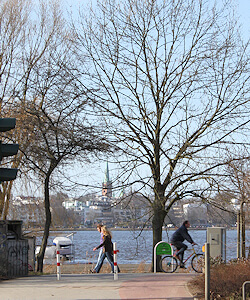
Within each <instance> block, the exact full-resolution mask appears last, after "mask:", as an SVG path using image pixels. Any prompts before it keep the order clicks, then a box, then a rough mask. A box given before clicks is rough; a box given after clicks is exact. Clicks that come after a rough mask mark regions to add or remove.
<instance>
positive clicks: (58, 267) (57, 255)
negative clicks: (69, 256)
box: [56, 243, 61, 280]
mask: <svg viewBox="0 0 250 300" xmlns="http://www.w3.org/2000/svg"><path fill="white" fill-rule="evenodd" d="M59 247H60V246H59V243H58V244H57V246H56V273H57V280H60V279H61V263H60V250H59Z"/></svg>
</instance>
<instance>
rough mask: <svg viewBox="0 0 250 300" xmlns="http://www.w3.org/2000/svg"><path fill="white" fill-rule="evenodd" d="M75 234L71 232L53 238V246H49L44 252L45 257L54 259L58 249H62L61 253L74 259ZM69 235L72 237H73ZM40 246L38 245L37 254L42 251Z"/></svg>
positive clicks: (67, 257) (69, 258)
mask: <svg viewBox="0 0 250 300" xmlns="http://www.w3.org/2000/svg"><path fill="white" fill-rule="evenodd" d="M73 235H74V233H71V234H69V235H67V236H66V237H63V236H58V237H55V238H54V240H53V245H52V246H47V247H46V249H45V253H44V258H45V259H53V258H56V251H57V250H59V251H60V255H61V256H62V257H64V258H66V259H67V260H74V252H75V251H74V249H75V248H74V244H73ZM69 237H72V238H71V239H70V238H69ZM40 248H41V247H40V246H37V247H36V251H35V254H36V255H37V254H38V253H39V251H40Z"/></svg>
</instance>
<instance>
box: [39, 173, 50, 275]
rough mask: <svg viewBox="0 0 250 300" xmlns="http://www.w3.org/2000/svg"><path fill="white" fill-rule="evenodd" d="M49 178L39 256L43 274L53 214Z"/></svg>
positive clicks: (47, 179) (45, 192)
mask: <svg viewBox="0 0 250 300" xmlns="http://www.w3.org/2000/svg"><path fill="white" fill-rule="evenodd" d="M49 178H50V175H47V176H46V178H45V184H44V196H45V197H44V206H45V215H46V220H45V226H44V232H43V239H42V244H41V249H40V251H39V253H38V255H37V272H43V259H44V254H45V249H46V246H47V242H48V237H49V229H50V224H51V212H50V200H49Z"/></svg>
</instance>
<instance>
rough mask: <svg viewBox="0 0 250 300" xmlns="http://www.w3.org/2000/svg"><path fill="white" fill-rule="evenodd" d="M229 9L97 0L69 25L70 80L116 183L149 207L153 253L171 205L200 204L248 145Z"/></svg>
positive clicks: (243, 84) (242, 47)
mask: <svg viewBox="0 0 250 300" xmlns="http://www.w3.org/2000/svg"><path fill="white" fill-rule="evenodd" d="M85 11H86V10H85ZM230 11H233V10H232V7H231V6H230V5H228V4H227V6H221V7H218V6H216V4H215V3H214V4H213V3H211V1H206V0H199V1H198V0H180V1H174V0H166V1H156V0H150V1H144V0H134V1H132V0H126V1H122V2H121V1H115V0H106V1H98V2H97V5H96V6H94V8H93V10H92V11H87V13H85V14H84V13H83V14H82V15H81V18H80V21H81V24H77V25H75V32H76V37H77V44H76V53H78V55H77V56H76V57H77V60H78V61H79V62H81V67H82V77H81V78H79V80H80V81H81V84H82V87H83V89H84V90H86V89H87V90H88V91H89V93H88V98H89V99H91V100H92V101H93V103H94V104H95V107H96V111H97V112H99V113H100V114H101V115H102V116H103V117H105V120H106V130H108V131H109V132H110V135H111V136H112V137H113V139H114V143H116V145H118V146H120V150H121V152H120V153H119V158H118V161H119V163H120V165H121V172H123V174H121V175H120V176H123V179H124V178H125V179H124V182H127V184H131V183H135V184H136V186H137V189H138V190H140V191H141V193H142V194H143V195H144V197H145V199H147V201H148V203H149V204H150V205H151V208H152V214H153V218H152V226H153V246H154V245H155V244H156V243H157V242H159V241H160V240H161V239H162V225H163V224H164V218H165V216H166V215H167V214H168V212H169V209H170V208H171V206H172V205H173V204H174V203H175V202H176V201H178V200H181V199H182V198H184V197H186V196H194V197H203V198H204V197H206V193H207V192H208V191H211V188H213V187H214V186H215V185H216V184H218V183H219V181H220V180H221V178H222V177H220V175H222V168H221V166H223V165H224V164H225V163H226V159H225V157H226V153H228V152H230V153H231V154H232V157H234V153H235V151H236V150H235V149H236V148H237V145H238V144H244V143H246V141H247V135H248V129H249V128H248V124H249V58H248V55H249V53H248V43H247V44H244V43H243V41H242V40H241V38H240V35H239V31H238V25H237V22H236V21H235V19H234V18H232V17H231V13H230ZM121 153H122V154H123V155H121ZM152 193H153V194H154V197H153V199H152V198H150V197H149V196H148V195H150V194H152ZM157 264H158V262H157Z"/></svg>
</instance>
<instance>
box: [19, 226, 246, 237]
mask: <svg viewBox="0 0 250 300" xmlns="http://www.w3.org/2000/svg"><path fill="white" fill-rule="evenodd" d="M207 228H211V227H204V228H189V229H188V230H190V231H192V230H195V231H198V230H207ZM176 229H177V228H164V229H162V231H175V230H176ZM226 230H237V228H236V227H226ZM246 230H249V228H246ZM24 231H25V235H28V234H30V233H39V232H43V229H42V228H39V229H38V228H29V229H27V230H24ZM65 231H71V232H74V231H75V232H77V231H96V229H95V228H50V232H65ZM110 231H153V230H152V229H151V228H145V229H138V228H136V229H131V228H110Z"/></svg>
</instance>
